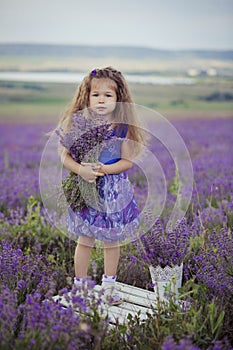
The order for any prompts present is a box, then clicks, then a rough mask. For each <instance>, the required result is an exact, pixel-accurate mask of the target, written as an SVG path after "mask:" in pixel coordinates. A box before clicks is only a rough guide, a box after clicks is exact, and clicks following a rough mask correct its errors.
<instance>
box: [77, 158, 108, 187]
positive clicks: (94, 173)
mask: <svg viewBox="0 0 233 350" xmlns="http://www.w3.org/2000/svg"><path fill="white" fill-rule="evenodd" d="M100 168H101V165H100V164H99V163H83V162H82V163H81V166H80V168H79V175H80V176H82V178H83V179H84V180H85V181H87V182H89V183H92V182H95V180H96V179H97V177H98V176H104V175H105V174H104V173H102V172H100V171H99V169H100Z"/></svg>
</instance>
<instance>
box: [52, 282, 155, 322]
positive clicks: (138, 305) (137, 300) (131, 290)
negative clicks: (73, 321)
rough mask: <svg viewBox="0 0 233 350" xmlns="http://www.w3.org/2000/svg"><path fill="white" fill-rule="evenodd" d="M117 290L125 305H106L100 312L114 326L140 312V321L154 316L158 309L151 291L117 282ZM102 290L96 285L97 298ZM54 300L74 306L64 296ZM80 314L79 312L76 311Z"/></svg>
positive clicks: (64, 304) (56, 297) (104, 304)
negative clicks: (154, 311) (150, 315)
mask: <svg viewBox="0 0 233 350" xmlns="http://www.w3.org/2000/svg"><path fill="white" fill-rule="evenodd" d="M116 284H117V289H118V290H119V292H120V295H121V297H122V299H123V303H122V304H120V305H118V306H114V305H109V304H106V303H102V304H101V305H100V312H101V313H102V315H103V317H105V316H106V315H108V317H109V322H110V323H112V324H115V323H116V322H118V323H121V324H123V323H127V317H128V315H129V314H131V315H132V316H135V315H136V314H137V313H138V312H139V311H140V316H139V318H140V320H144V319H146V318H147V317H148V316H147V314H148V313H150V314H152V313H153V311H152V309H154V310H155V308H156V294H155V293H154V292H151V291H147V290H144V289H141V288H138V287H134V286H130V285H126V284H124V283H119V282H117V283H116ZM101 289H102V286H100V285H96V286H95V287H94V291H96V296H97V297H98V291H100V290H101ZM53 300H55V301H59V300H60V303H61V304H62V305H63V306H65V307H68V306H72V302H67V300H66V299H65V297H64V296H62V297H60V296H58V295H56V296H54V297H53ZM74 311H75V312H78V310H75V309H74Z"/></svg>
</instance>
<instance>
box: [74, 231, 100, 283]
mask: <svg viewBox="0 0 233 350" xmlns="http://www.w3.org/2000/svg"><path fill="white" fill-rule="evenodd" d="M94 242H95V238H94V237H86V236H81V237H79V240H78V244H77V246H76V249H75V254H74V269H75V277H76V278H83V277H86V276H87V271H88V265H89V260H90V253H91V248H92V247H93V246H94Z"/></svg>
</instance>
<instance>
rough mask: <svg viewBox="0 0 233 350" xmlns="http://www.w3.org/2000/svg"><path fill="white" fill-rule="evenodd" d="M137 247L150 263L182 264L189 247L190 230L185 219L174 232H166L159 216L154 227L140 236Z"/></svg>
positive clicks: (163, 264)
mask: <svg viewBox="0 0 233 350" xmlns="http://www.w3.org/2000/svg"><path fill="white" fill-rule="evenodd" d="M136 247H137V249H138V251H139V254H140V256H141V257H142V258H143V260H144V261H146V262H147V263H148V264H150V265H153V266H157V265H161V266H162V267H165V266H167V265H169V266H174V265H177V264H178V265H179V264H181V263H182V262H183V260H184V257H185V255H186V253H187V251H188V247H189V231H188V227H187V225H186V223H185V220H183V221H182V222H180V223H179V224H177V226H176V228H175V229H174V230H173V231H172V232H165V231H164V228H163V225H162V222H161V219H160V218H158V219H157V220H156V222H155V224H154V225H153V227H152V229H151V230H150V231H149V232H147V233H146V234H143V235H141V236H140V239H139V241H137V242H136Z"/></svg>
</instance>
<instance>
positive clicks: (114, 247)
mask: <svg viewBox="0 0 233 350" xmlns="http://www.w3.org/2000/svg"><path fill="white" fill-rule="evenodd" d="M119 258H120V246H119V243H118V242H105V243H104V274H105V275H107V276H114V275H116V273H117V267H118V263H119Z"/></svg>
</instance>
